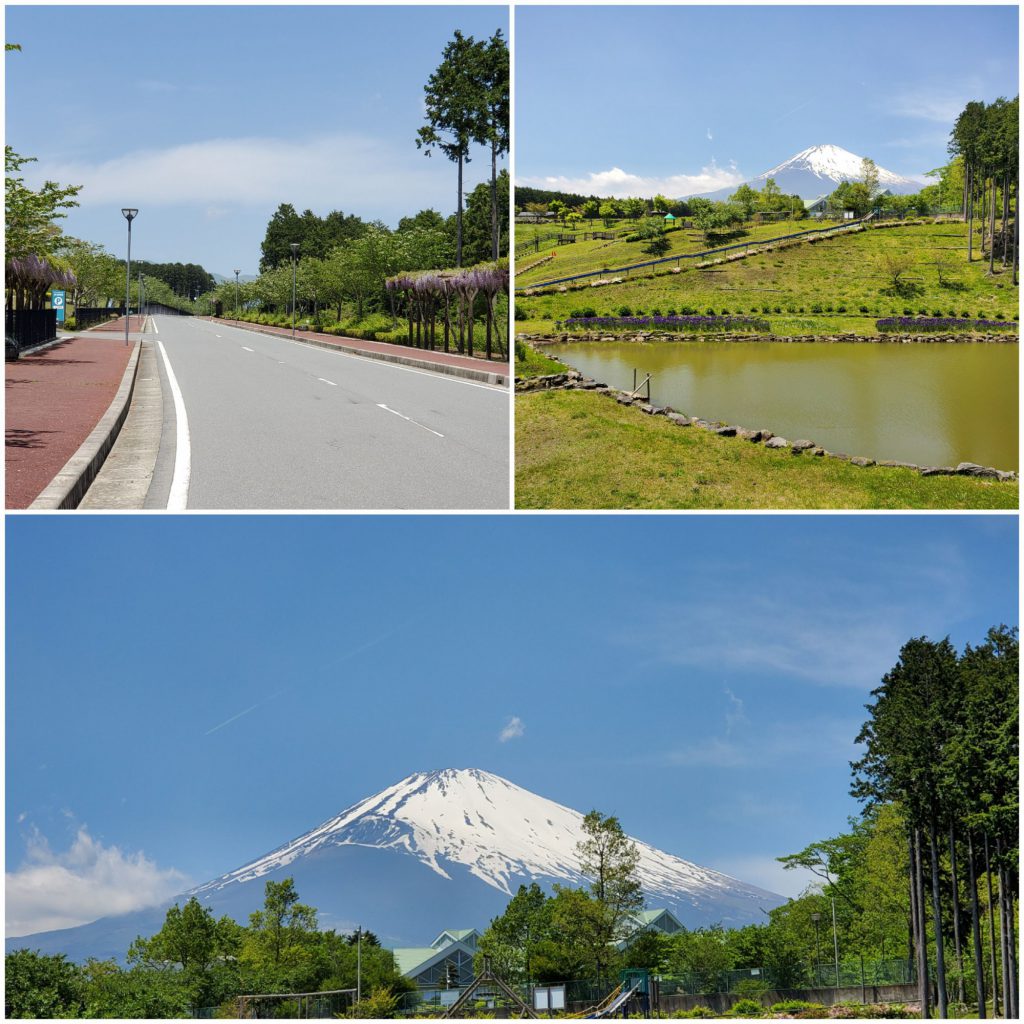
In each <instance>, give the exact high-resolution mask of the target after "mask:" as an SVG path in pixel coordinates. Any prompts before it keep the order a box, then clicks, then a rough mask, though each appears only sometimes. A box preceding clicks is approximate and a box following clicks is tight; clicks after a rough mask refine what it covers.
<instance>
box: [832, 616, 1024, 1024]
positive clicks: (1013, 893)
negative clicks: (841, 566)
mask: <svg viewBox="0 0 1024 1024" xmlns="http://www.w3.org/2000/svg"><path fill="white" fill-rule="evenodd" d="M872 696H873V697H874V701H873V703H871V704H869V705H867V709H868V711H869V713H870V717H869V719H868V721H867V722H865V724H864V726H863V728H862V730H861V732H860V735H859V736H858V742H860V743H863V744H865V748H866V750H865V754H864V756H863V757H862V758H861V759H860V760H858V761H857V762H855V763H854V764H853V766H852V767H853V772H854V782H853V788H852V792H853V794H854V795H855V796H857V797H858V798H859V799H861V800H863V801H865V802H866V803H867V805H868V806H869V807H878V806H882V805H885V804H889V803H897V804H898V805H899V806H900V807H901V808H902V811H903V815H904V817H905V820H906V826H907V828H906V845H907V861H908V863H909V881H908V885H909V896H910V918H911V938H912V943H913V947H914V950H915V955H916V958H917V961H918V972H919V977H920V978H921V1000H922V1007H923V1014H924V1016H928V1010H929V1002H930V995H931V990H930V988H929V986H928V984H927V983H926V981H925V979H927V978H928V977H929V973H930V972H929V964H930V963H933V964H934V980H935V989H936V993H937V1003H938V1013H939V1016H940V1017H946V1016H947V1015H948V1008H949V1001H950V996H949V994H950V988H951V981H952V982H955V986H956V995H957V1001H958V1002H963V1001H964V999H965V984H966V983H967V982H969V983H970V985H971V987H972V988H973V992H972V993H971V997H972V1001H973V1002H974V1003H975V1004H976V1006H977V1010H978V1013H979V1016H982V1017H984V1016H985V1012H986V1002H987V1000H988V999H989V997H990V996H991V998H992V1000H993V1006H994V1007H998V1006H999V1004H1000V1003H1001V1004H1002V1006H1003V1009H1004V1012H1005V1013H1006V1015H1007V1016H1009V1017H1017V1008H1018V1004H1017V959H1016V957H1017V954H1016V937H1015V927H1016V926H1015V919H1016V906H1017V899H1018V888H1019V886H1018V857H1019V854H1018V832H1019V805H1018V785H1019V749H1018V741H1017V735H1018V723H1019V719H1018V714H1019V709H1018V702H1019V685H1018V639H1017V630H1016V628H1013V629H1009V628H1007V627H1005V626H999V627H997V628H993V629H991V630H989V632H988V635H987V637H986V639H985V642H984V643H982V644H980V645H978V646H970V645H968V647H967V648H966V649H965V650H964V652H963V653H962V654H958V653H957V651H956V650H955V649H954V647H953V646H952V644H950V642H949V640H948V638H947V639H945V640H941V641H938V642H936V641H932V640H929V639H928V638H926V637H917V638H914V639H912V640H910V641H908V642H907V643H906V644H905V645H904V646H903V648H902V650H901V651H900V657H899V661H898V662H897V664H896V665H895V666H894V667H893V668H892V669H891V670H890V671H889V672H888V673H887V674H886V675H885V677H884V678H883V680H882V683H881V685H880V686H879V687H878V688H877V689H875V690H874V691H872ZM993 890H994V896H993ZM982 902H987V905H988V907H989V911H990V912H989V914H988V925H989V936H988V938H989V947H990V948H989V953H990V956H989V957H986V956H985V951H984V945H985V942H984V941H983V938H982V920H981V918H982V914H981V910H980V907H981V904H982ZM929 919H930V920H929ZM929 926H930V932H929ZM950 939H952V945H953V950H952V952H953V956H952V958H951V957H950V955H949V950H948V946H949V944H950ZM997 942H998V946H999V953H998V955H997V953H996V945H997ZM986 959H989V961H990V962H989V963H988V964H986V962H985V961H986ZM951 960H952V963H953V965H954V970H953V971H952V972H951V970H950V961H951ZM986 968H987V969H986ZM986 980H987V983H988V989H987V988H986Z"/></svg>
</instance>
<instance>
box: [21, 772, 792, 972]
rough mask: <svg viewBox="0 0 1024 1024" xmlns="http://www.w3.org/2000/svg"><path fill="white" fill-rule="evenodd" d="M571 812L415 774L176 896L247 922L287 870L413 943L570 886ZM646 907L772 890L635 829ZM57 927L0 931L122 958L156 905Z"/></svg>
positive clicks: (482, 780)
mask: <svg viewBox="0 0 1024 1024" xmlns="http://www.w3.org/2000/svg"><path fill="white" fill-rule="evenodd" d="M582 823H583V815H582V814H580V813H579V812H578V811H575V810H572V809H571V808H568V807H563V806H562V805H561V804H557V803H555V802H553V801H551V800H547V799H545V798H544V797H540V796H537V795H536V794H534V793H531V792H529V791H528V790H525V789H523V788H521V787H520V786H517V785H515V784H514V783H512V782H509V781H508V780H506V779H503V778H501V777H499V776H497V775H493V774H491V773H490V772H485V771H481V770H479V769H472V768H471V769H444V770H440V771H433V772H419V773H416V774H414V775H410V776H409V777H408V778H405V779H403V780H401V781H400V782H398V783H396V784H395V785H394V786H390V787H389V788H387V789H385V790H383V791H381V792H380V793H377V794H375V795H374V796H371V797H368V798H367V799H365V800H361V801H359V802H357V803H355V804H353V805H351V806H350V807H348V808H346V809H345V810H344V811H342V812H341V813H340V814H338V815H336V816H335V817H333V818H329V819H328V820H327V821H324V822H322V823H321V824H320V825H318V826H317V827H316V828H314V829H311V830H310V831H309V832H306V833H304V834H303V835H301V836H299V837H298V838H296V839H293V840H291V841H290V842H288V843H285V844H283V845H282V846H279V847H278V848H277V849H275V850H272V851H271V852H270V853H267V854H265V855H263V856H261V857H258V858H256V859H255V860H252V861H249V862H248V863H247V864H244V865H243V866H241V867H239V868H237V869H236V870H234V871H230V872H228V873H227V874H224V875H221V876H220V877H218V878H215V879H212V880H211V881H209V882H206V883H204V884H203V885H200V886H197V887H196V888H194V889H191V890H189V891H188V892H186V893H183V894H182V896H181V897H178V898H177V899H178V900H180V899H183V898H187V897H189V896H193V895H194V896H196V897H197V898H198V899H199V900H201V901H202V902H203V903H205V904H207V905H208V906H209V907H210V908H211V909H212V910H213V912H214V914H216V915H218V916H219V915H221V914H230V915H231V916H233V917H235V918H236V919H237V920H240V921H245V920H246V919H247V917H248V914H249V913H251V912H252V911H253V910H255V909H257V908H258V907H259V906H261V905H262V901H263V889H264V885H265V883H266V881H267V880H271V879H272V880H275V881H277V880H280V879H281V878H285V877H289V876H290V877H293V878H294V879H295V885H296V889H297V890H298V892H299V894H300V896H301V897H302V899H303V902H306V903H310V904H312V905H313V906H315V907H317V908H319V910H320V917H321V922H322V925H323V926H324V927H333V928H337V929H338V930H347V929H350V928H353V927H354V926H355V925H356V924H362V925H364V926H367V927H370V928H372V929H373V930H374V931H375V932H376V933H377V934H378V935H379V936H380V937H381V939H382V940H383V941H384V942H385V943H386V944H389V945H415V944H422V943H424V942H426V941H428V940H429V938H431V937H432V936H433V935H435V934H437V932H439V931H440V930H441V929H443V928H452V927H459V928H461V927H477V928H481V929H483V928H485V927H486V926H487V924H488V922H489V921H490V919H491V918H492V917H494V916H496V915H498V914H500V913H501V912H502V911H503V909H504V907H505V905H506V903H507V902H508V899H509V897H510V896H511V895H512V894H513V893H514V892H515V891H516V889H517V888H518V886H519V885H521V884H528V883H530V882H533V881H536V882H538V883H539V884H540V885H541V886H542V887H543V888H545V889H547V890H550V889H551V887H552V885H554V884H555V883H560V884H562V885H569V886H581V885H585V884H586V880H585V879H584V877H583V876H582V874H581V873H580V870H579V861H578V858H577V856H576V853H575V850H576V845H577V843H578V842H579V841H580V839H581V838H582V836H583V831H582ZM634 842H635V843H636V845H637V848H638V851H639V854H640V864H639V868H638V876H639V880H640V883H641V886H642V888H643V891H644V895H645V898H646V900H647V904H648V906H649V907H652V908H660V907H666V908H668V909H670V910H672V911H673V913H675V914H676V916H677V917H678V918H679V919H680V920H681V921H682V922H683V924H685V925H687V926H688V927H695V926H698V925H704V924H712V923H716V922H722V923H723V924H725V925H727V926H730V925H733V926H739V925H744V924H748V923H750V922H753V921H760V920H763V919H764V911H767V910H769V909H771V908H772V907H775V906H778V905H779V904H781V903H783V902H785V901H784V899H783V898H782V897H781V896H778V895H776V894H775V893H770V892H768V891H766V890H764V889H760V888H758V887H756V886H753V885H749V884H746V883H744V882H740V881H738V880H736V879H734V878H730V877H729V876H727V875H723V874H721V873H720V872H717V871H713V870H711V869H710V868H703V867H700V866H698V865H696V864H693V863H691V862H689V861H685V860H683V859H681V858H679V857H676V856H673V855H672V854H668V853H664V852H662V851H661V850H658V849H655V848H654V847H653V846H650V845H649V844H647V843H644V842H641V841H640V840H634ZM174 902H176V900H170V901H168V903H167V904H165V905H164V907H160V908H155V909H152V910H146V911H138V912H136V913H134V914H125V915H120V916H119V917H111V918H104V919H102V920H100V921H94V922H92V923H91V924H87V925H81V926H79V927H77V928H69V929H63V930H61V931H54V932H43V933H38V934H36V935H31V936H26V937H22V938H18V939H8V940H7V948H8V950H10V949H16V948H20V947H22V946H28V947H30V948H34V949H41V950H42V951H43V952H63V953H66V954H68V955H69V956H70V957H72V958H73V959H76V960H81V959H84V958H85V957H88V956H96V957H101V958H102V957H110V956H113V957H117V958H121V957H123V956H124V953H125V951H126V950H127V947H128V943H129V942H131V940H132V939H133V938H134V937H135V935H136V934H151V933H152V932H154V931H156V930H157V929H158V928H159V927H160V923H161V922H162V920H163V916H164V911H165V908H166V906H169V905H171V904H172V903H174Z"/></svg>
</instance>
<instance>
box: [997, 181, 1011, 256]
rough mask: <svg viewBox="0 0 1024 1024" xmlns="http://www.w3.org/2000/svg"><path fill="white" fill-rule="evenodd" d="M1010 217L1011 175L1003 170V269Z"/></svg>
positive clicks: (1000, 233) (1001, 235)
mask: <svg viewBox="0 0 1024 1024" xmlns="http://www.w3.org/2000/svg"><path fill="white" fill-rule="evenodd" d="M1009 219H1010V180H1009V175H1008V174H1007V173H1006V172H1005V171H1004V172H1003V223H1002V230H1001V231H1000V232H999V235H1000V237H1001V239H1002V249H1003V252H1002V257H1003V269H1004V270H1005V269H1006V222H1007V221H1008V220H1009Z"/></svg>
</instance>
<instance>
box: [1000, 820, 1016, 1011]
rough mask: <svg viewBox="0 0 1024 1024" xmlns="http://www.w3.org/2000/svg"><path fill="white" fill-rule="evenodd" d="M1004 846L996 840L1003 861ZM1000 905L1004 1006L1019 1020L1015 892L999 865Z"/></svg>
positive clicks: (1003, 869)
mask: <svg viewBox="0 0 1024 1024" xmlns="http://www.w3.org/2000/svg"><path fill="white" fill-rule="evenodd" d="M1002 853H1003V844H1002V840H1001V839H996V856H997V857H999V859H1000V861H1002ZM998 877H999V905H1000V909H1001V912H1002V917H1001V919H1000V930H1001V931H1002V936H1003V949H1004V950H1005V953H1004V961H1003V967H1004V977H1005V986H1004V987H1005V993H1004V998H1003V1005H1004V1007H1005V1009H1006V1016H1007V1017H1008V1018H1009V1019H1010V1020H1017V1017H1018V1014H1017V1009H1018V1006H1017V1003H1018V999H1017V949H1016V941H1015V940H1016V936H1015V932H1016V929H1015V928H1014V925H1013V890H1012V888H1011V885H1010V873H1009V872H1008V871H1007V870H1006V867H1005V866H1004V865H1003V864H1002V863H1000V865H999V876H998Z"/></svg>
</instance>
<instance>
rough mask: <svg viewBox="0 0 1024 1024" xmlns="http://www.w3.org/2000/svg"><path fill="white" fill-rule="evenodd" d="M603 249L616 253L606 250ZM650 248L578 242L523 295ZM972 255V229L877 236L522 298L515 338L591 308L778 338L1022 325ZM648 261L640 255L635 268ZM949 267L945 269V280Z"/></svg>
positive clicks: (998, 282) (766, 232)
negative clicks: (757, 324) (740, 319)
mask: <svg viewBox="0 0 1024 1024" xmlns="http://www.w3.org/2000/svg"><path fill="white" fill-rule="evenodd" d="M793 226H796V227H798V228H799V227H802V225H776V224H773V225H763V226H760V227H757V228H753V229H751V232H750V235H749V236H748V238H751V239H753V238H757V237H771V236H772V235H773V234H785V233H786V230H787V229H788V228H789V227H793ZM780 228H781V230H780ZM669 237H670V238H672V239H673V245H674V249H673V251H679V252H682V251H695V250H697V249H700V248H703V244H702V240H701V239H700V237H699V233H698V232H694V231H682V230H680V231H677V232H672V233H671V234H670V235H669ZM602 244H603V245H607V246H608V248H607V249H604V250H600V249H598V247H599V246H601V245H602ZM642 245H643V243H624V242H621V241H616V242H614V243H601V242H597V243H594V242H588V243H582V242H578V243H576V245H574V246H566V247H565V248H564V250H561V251H558V250H556V251H558V253H559V254H558V256H556V258H555V259H554V260H552V261H550V262H549V263H547V264H545V265H544V266H543V267H539V268H537V269H536V270H535V271H530V272H528V273H527V274H524V275H523V276H522V278H520V277H518V276H517V280H516V286H517V287H524V286H528V284H529V282H530V281H531V280H533V281H535V282H536V281H541V280H545V279H549V278H553V277H558V276H563V275H564V274H565V273H578V272H581V271H580V270H578V269H576V268H578V267H586V266H588V263H589V268H590V269H594V266H593V265H594V262H595V261H596V262H597V263H598V264H600V265H608V266H614V265H615V262H613V260H612V259H608V260H607V262H605V260H604V258H603V257H604V256H605V255H607V256H614V257H615V260H616V261H617V260H618V259H619V257H620V255H621V256H623V257H624V258H623V259H622V262H627V263H628V262H632V261H633V259H632V257H630V256H629V255H628V254H629V253H634V255H635V254H636V253H638V252H639V249H640V248H641V246H642ZM569 250H571V252H570V251H569ZM966 250H967V228H966V226H965V225H964V224H959V223H939V224H930V223H929V224H923V225H907V226H903V225H901V226H898V227H891V228H873V229H869V230H866V231H863V232H858V233H855V234H850V235H840V236H836V237H833V238H829V239H823V240H820V241H817V242H814V243H808V242H804V243H801V244H798V245H793V246H791V247H789V248H786V249H780V250H775V251H772V252H767V253H758V254H756V255H752V256H750V257H748V258H746V259H742V260H736V261H735V262H732V263H723V264H717V265H714V266H711V267H708V268H706V269H703V270H701V269H697V268H696V267H693V266H692V265H691V266H687V264H686V263H684V264H683V265H682V270H681V271H680V272H679V273H677V274H674V273H669V272H666V273H659V274H657V275H655V276H647V277H643V278H633V279H628V280H625V281H623V282H622V283H621V284H616V285H604V286H601V287H598V288H590V287H585V288H582V289H574V290H570V291H566V292H562V293H555V294H550V295H538V296H527V297H523V296H521V295H520V296H517V297H516V300H515V301H516V316H517V321H516V331H517V333H518V332H523V331H531V332H548V331H553V330H554V329H555V326H554V325H555V321H556V320H561V319H565V318H566V317H568V316H570V315H571V314H572V313H573V312H574V311H580V310H583V309H586V308H588V307H589V308H590V309H593V310H594V312H595V313H596V314H597V315H612V316H614V315H618V314H620V313H621V311H622V309H623V308H628V309H629V310H630V311H631V313H632V314H650V313H655V312H658V313H662V314H669V313H671V312H678V311H681V310H682V308H683V307H690V308H692V309H695V310H697V311H699V312H701V313H706V312H709V311H714V312H715V313H718V314H721V313H733V314H735V313H746V314H749V313H755V312H756V313H758V314H760V315H765V313H767V314H768V320H769V322H770V323H771V325H772V329H773V331H774V332H775V333H778V334H799V333H836V332H839V331H853V332H857V333H862V334H874V333H876V329H875V325H874V322H875V320H876V319H877V318H878V317H881V316H901V315H927V316H932V315H941V316H950V315H953V316H969V317H984V318H992V319H1012V318H1014V317H1015V316H1016V315H1017V306H1018V301H1019V299H1018V289H1017V287H1015V286H1014V285H1013V284H1012V277H1011V274H1010V271H1009V270H1006V271H1002V270H1001V269H1000V268H999V267H998V264H997V267H996V273H995V274H994V275H993V276H991V277H990V276H989V275H988V263H987V261H985V262H983V261H981V260H979V259H976V260H975V261H974V262H973V263H972V264H970V265H968V263H967V260H966ZM975 252H977V247H976V249H975ZM900 257H906V258H908V260H909V262H910V264H911V266H910V269H909V271H908V272H907V273H906V274H905V275H904V279H903V280H904V284H903V285H902V287H901V288H900V289H899V290H894V289H893V287H892V281H891V278H890V277H889V276H888V274H887V263H888V262H889V261H890V259H891V258H900ZM645 258H647V257H645V256H644V255H643V254H642V253H641V254H639V255H638V256H637V260H636V261H642V260H643V259H645ZM533 259H534V257H532V256H526V257H522V258H520V260H519V261H518V262H519V263H520V264H523V265H528V264H529V263H531V262H533ZM941 262H945V263H946V264H947V265H946V266H945V267H943V268H942V272H941V274H940V270H939V263H941ZM556 268H557V269H556ZM570 268H572V269H570ZM666 269H667V268H666ZM940 278H941V279H940Z"/></svg>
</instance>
